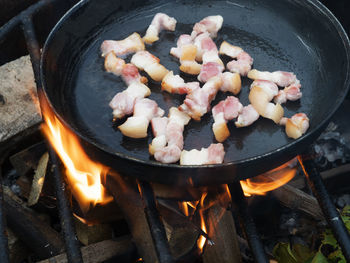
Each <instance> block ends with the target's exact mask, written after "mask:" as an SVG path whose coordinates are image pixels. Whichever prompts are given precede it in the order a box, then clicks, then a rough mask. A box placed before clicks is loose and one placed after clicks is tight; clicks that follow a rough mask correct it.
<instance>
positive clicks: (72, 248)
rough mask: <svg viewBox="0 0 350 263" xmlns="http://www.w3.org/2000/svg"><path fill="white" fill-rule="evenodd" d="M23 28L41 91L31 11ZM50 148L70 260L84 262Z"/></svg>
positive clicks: (55, 160)
mask: <svg viewBox="0 0 350 263" xmlns="http://www.w3.org/2000/svg"><path fill="white" fill-rule="evenodd" d="M21 21H22V28H23V32H24V36H25V39H26V44H27V48H28V51H29V54H30V59H31V62H32V66H33V71H34V77H35V82H36V85H37V90H38V91H40V90H41V89H42V87H41V81H40V47H39V44H38V40H37V38H36V34H35V29H34V25H33V21H32V17H31V13H22V15H21ZM48 147H49V149H50V157H51V160H52V162H53V164H54V166H55V167H54V181H55V187H56V195H57V200H58V207H59V213H60V221H61V227H62V231H63V234H64V239H65V248H66V253H67V257H68V260H69V262H74V263H78V262H83V259H82V255H81V251H80V246H79V242H78V240H77V238H76V235H75V229H74V226H73V220H72V215H71V211H70V207H69V205H68V201H67V198H66V196H65V192H64V182H63V180H62V176H61V173H60V168H59V167H60V166H58V164H59V163H58V159H57V157H56V153H55V152H54V151H53V150H52V149H51V148H50V146H48Z"/></svg>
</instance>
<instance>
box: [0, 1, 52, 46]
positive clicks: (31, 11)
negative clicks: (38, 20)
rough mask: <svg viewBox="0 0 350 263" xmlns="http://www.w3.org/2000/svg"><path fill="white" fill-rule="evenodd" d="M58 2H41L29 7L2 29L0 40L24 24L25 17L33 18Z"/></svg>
mask: <svg viewBox="0 0 350 263" xmlns="http://www.w3.org/2000/svg"><path fill="white" fill-rule="evenodd" d="M56 1H58V0H41V1H39V2H36V3H35V4H33V5H31V6H30V7H28V8H27V9H26V10H24V11H22V12H21V13H20V14H19V15H17V16H15V17H13V18H12V19H11V20H9V21H8V22H7V23H6V24H5V25H3V26H2V27H1V28H0V40H1V39H3V38H4V37H5V36H6V35H7V34H8V33H10V32H11V30H13V29H14V28H15V27H16V26H17V25H19V24H20V23H21V22H22V18H23V17H26V16H29V17H31V16H32V15H34V14H36V13H37V12H38V11H40V9H41V8H43V7H45V6H48V5H49V4H51V3H54V2H56Z"/></svg>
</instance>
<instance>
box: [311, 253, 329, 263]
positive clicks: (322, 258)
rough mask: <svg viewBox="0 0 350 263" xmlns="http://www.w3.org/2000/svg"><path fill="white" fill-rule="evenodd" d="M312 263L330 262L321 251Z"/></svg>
mask: <svg viewBox="0 0 350 263" xmlns="http://www.w3.org/2000/svg"><path fill="white" fill-rule="evenodd" d="M311 263H328V260H327V258H326V257H325V256H324V255H323V254H322V253H321V252H320V251H318V252H317V253H316V255H315V256H314V258H313V259H312V261H311Z"/></svg>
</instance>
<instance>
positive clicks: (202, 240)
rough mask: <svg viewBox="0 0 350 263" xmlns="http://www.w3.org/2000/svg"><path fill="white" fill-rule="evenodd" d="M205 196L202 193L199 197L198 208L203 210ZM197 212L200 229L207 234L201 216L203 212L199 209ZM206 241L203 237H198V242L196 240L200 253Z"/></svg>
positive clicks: (202, 216) (205, 194)
mask: <svg viewBox="0 0 350 263" xmlns="http://www.w3.org/2000/svg"><path fill="white" fill-rule="evenodd" d="M206 196H207V193H204V194H203V195H202V197H201V201H200V207H201V208H203V207H204V199H205V197H206ZM201 208H200V210H199V216H200V219H201V229H202V231H203V232H204V233H206V234H207V227H206V225H205V220H204V215H203V212H204V210H203V209H201ZM206 241H207V239H206V238H205V237H204V236H202V235H201V236H199V238H198V240H197V246H198V248H199V250H200V252H201V253H202V252H203V248H204V245H205V242H206Z"/></svg>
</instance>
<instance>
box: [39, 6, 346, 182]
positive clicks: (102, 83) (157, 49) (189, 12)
mask: <svg viewBox="0 0 350 263" xmlns="http://www.w3.org/2000/svg"><path fill="white" fill-rule="evenodd" d="M157 12H164V13H167V14H169V15H170V16H173V17H175V18H176V19H177V21H178V23H177V26H176V31H175V32H162V33H161V34H160V41H158V42H155V43H154V44H153V45H152V46H148V47H147V49H148V50H149V51H150V52H151V53H154V54H155V55H156V56H158V57H159V58H160V60H161V63H162V64H163V65H165V66H166V67H167V68H168V69H171V70H174V72H176V73H177V72H179V70H178V66H179V64H178V60H177V59H175V58H173V57H171V56H170V55H169V50H170V48H171V47H172V46H175V43H176V40H177V38H178V36H179V35H180V34H183V33H190V32H191V30H192V27H193V25H194V23H195V22H197V21H199V20H201V19H202V18H204V17H206V16H208V15H218V14H220V15H222V16H223V17H224V24H223V27H222V29H221V30H220V31H219V34H218V37H217V38H216V39H215V42H216V43H217V45H220V43H221V42H222V41H223V40H227V41H229V42H231V43H233V44H235V45H238V46H241V47H242V48H243V49H244V50H246V51H247V52H248V53H249V54H250V55H251V56H252V57H253V58H254V65H253V67H254V68H256V69H259V70H268V71H275V70H284V71H292V72H294V73H295V74H296V75H297V77H298V79H299V80H300V81H301V83H302V92H303V97H302V99H301V100H300V101H298V102H288V103H287V104H286V105H285V107H284V108H285V115H286V116H288V117H290V116H292V115H293V114H294V113H296V112H304V113H306V114H307V115H308V116H309V118H310V128H309V130H308V132H307V134H306V135H304V136H302V137H301V138H299V139H298V140H292V139H289V138H287V136H286V135H285V132H284V128H283V127H280V126H277V125H275V124H274V123H273V122H272V121H270V120H267V119H263V118H261V119H259V120H258V121H257V122H256V123H254V124H253V125H251V126H250V127H247V128H241V129H237V128H235V127H234V125H233V124H230V129H231V136H230V138H229V139H228V140H226V141H225V142H224V147H225V150H226V156H225V160H224V164H222V165H207V166H180V165H178V164H170V165H165V164H161V163H158V162H156V161H154V160H153V159H152V158H151V157H150V156H149V153H148V144H149V143H150V141H151V139H152V136H151V132H149V136H148V138H146V139H138V140H135V139H130V138H126V137H123V136H122V134H121V133H120V132H119V131H118V129H117V125H118V124H120V123H113V121H112V114H111V109H110V108H109V106H108V103H109V101H110V100H111V99H112V97H113V96H114V95H115V93H117V92H119V91H122V90H123V89H124V88H125V84H124V83H123V82H122V80H121V79H120V78H118V77H116V76H114V75H112V74H110V73H107V72H105V71H104V68H103V58H102V57H101V54H100V50H99V48H100V45H101V43H102V41H103V40H105V39H115V40H119V39H123V38H125V37H127V36H128V35H130V34H131V33H133V32H139V33H140V34H141V35H144V33H145V31H146V28H147V27H148V25H149V24H150V22H151V20H152V17H153V16H154V14H155V13H157ZM349 61H350V60H349V40H348V38H347V36H346V34H345V33H344V30H343V29H342V27H341V25H340V24H339V22H338V21H337V20H336V19H335V18H334V16H333V15H332V14H331V13H330V12H329V11H328V10H327V9H326V8H325V7H324V6H323V5H322V4H320V3H319V2H317V1H314V0H307V1H305V0H283V1H274V0H263V1H262V0H261V1H257V0H251V1H247V0H232V1H193V2H192V1H176V2H166V1H153V2H145V1H112V0H99V1H97V0H90V1H82V2H80V3H78V4H77V5H76V6H75V7H73V8H72V10H70V11H69V12H68V13H67V14H66V15H65V16H64V17H63V18H62V19H61V21H60V22H59V23H58V24H57V25H56V27H55V28H54V29H53V31H52V33H51V34H50V36H49V38H48V40H47V42H46V44H45V47H44V50H43V58H42V63H41V76H42V82H43V83H42V84H43V87H44V92H45V94H46V96H47V98H48V100H49V102H50V105H51V107H52V108H53V109H54V111H55V112H56V114H57V115H58V116H59V118H60V119H61V120H62V121H63V122H64V123H65V124H66V125H67V126H68V127H70V128H71V129H72V130H73V131H74V132H75V133H76V134H77V135H78V136H79V137H80V139H81V141H82V144H83V147H84V148H85V150H86V151H87V153H88V154H89V155H90V156H91V157H92V158H93V159H94V160H97V161H99V162H102V163H104V164H106V165H109V166H110V167H112V168H113V169H116V170H117V171H119V172H121V173H122V174H125V175H128V176H134V177H137V178H141V179H144V180H148V181H155V182H160V183H164V184H178V185H179V184H186V183H193V184H195V185H208V184H219V183H228V182H232V181H234V180H241V179H245V178H249V177H252V176H255V175H257V174H259V173H261V172H264V171H266V170H268V169H271V168H274V167H276V166H278V165H280V164H282V163H283V162H285V161H287V160H289V159H290V158H292V157H294V156H295V155H297V154H299V153H301V152H302V151H303V150H304V149H305V148H306V147H308V146H309V144H310V143H311V142H312V141H313V140H314V139H316V138H317V136H318V135H319V134H320V132H321V131H322V130H323V129H324V128H325V125H326V124H327V122H328V121H329V120H330V119H331V116H332V114H333V113H334V112H335V110H336V109H337V108H338V106H339V105H340V104H341V102H342V101H343V99H344V97H345V95H346V92H347V90H348V86H349ZM182 76H183V77H184V78H185V80H186V81H190V80H192V81H194V80H195V78H191V77H188V76H184V75H182ZM250 83H251V80H249V79H247V78H243V83H242V84H243V86H242V92H241V93H240V94H239V96H238V97H239V99H240V100H241V102H242V103H243V104H244V105H247V104H248V91H249V88H248V87H249V85H250ZM149 87H150V88H151V90H152V94H151V96H150V98H151V99H154V100H156V101H157V102H158V104H159V105H160V107H162V108H163V109H165V110H166V111H167V110H168V109H169V108H170V107H171V106H177V105H180V104H181V102H182V100H183V99H184V96H180V95H171V94H168V93H165V92H161V91H160V84H159V83H154V82H152V81H150V83H149ZM225 96H226V95H224V94H221V93H220V94H218V96H217V98H216V100H215V101H214V102H213V104H216V103H217V102H218V101H219V100H221V99H223V98H224V97H225ZM212 122H213V120H212V117H211V114H210V113H209V114H207V115H205V116H204V117H203V119H202V121H201V122H195V121H191V122H190V124H189V125H188V126H187V127H186V130H185V149H192V148H197V149H200V148H201V147H208V146H209V145H210V144H211V143H212V142H215V139H214V136H213V134H212V131H211V125H212Z"/></svg>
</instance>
